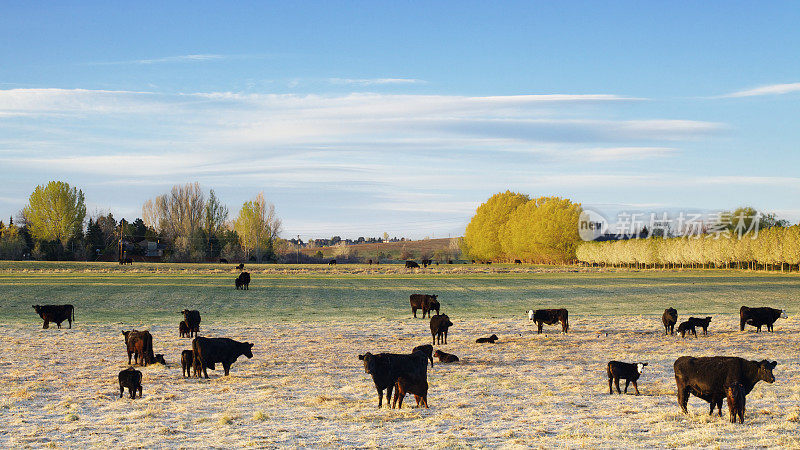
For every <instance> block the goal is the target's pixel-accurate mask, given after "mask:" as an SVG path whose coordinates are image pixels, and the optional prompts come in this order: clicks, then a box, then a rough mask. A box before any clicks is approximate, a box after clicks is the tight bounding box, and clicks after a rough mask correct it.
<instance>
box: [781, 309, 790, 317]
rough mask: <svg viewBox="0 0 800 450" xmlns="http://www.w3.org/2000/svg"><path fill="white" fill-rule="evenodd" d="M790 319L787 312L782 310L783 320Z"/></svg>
mask: <svg viewBox="0 0 800 450" xmlns="http://www.w3.org/2000/svg"><path fill="white" fill-rule="evenodd" d="M788 318H789V315H788V314H786V310H785V309H782V310H781V319H788Z"/></svg>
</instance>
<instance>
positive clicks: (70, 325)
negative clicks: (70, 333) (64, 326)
mask: <svg viewBox="0 0 800 450" xmlns="http://www.w3.org/2000/svg"><path fill="white" fill-rule="evenodd" d="M67 322H69V329H70V330H71V329H72V319H70V318H67Z"/></svg>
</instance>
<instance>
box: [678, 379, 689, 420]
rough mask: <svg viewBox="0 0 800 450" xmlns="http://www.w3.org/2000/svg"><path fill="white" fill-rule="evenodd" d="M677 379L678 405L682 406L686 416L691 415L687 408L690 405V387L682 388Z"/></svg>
mask: <svg viewBox="0 0 800 450" xmlns="http://www.w3.org/2000/svg"><path fill="white" fill-rule="evenodd" d="M675 379H676V381H677V384H678V405H680V407H681V409H682V410H683V412H684V413H685V414H689V410H688V409H687V408H686V407H687V405H688V404H689V387H688V386H682V385H681V382H680V380H678V377H675Z"/></svg>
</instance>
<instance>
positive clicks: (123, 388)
mask: <svg viewBox="0 0 800 450" xmlns="http://www.w3.org/2000/svg"><path fill="white" fill-rule="evenodd" d="M124 393H125V387H124V386H122V385H121V384H120V385H119V398H122V394H124Z"/></svg>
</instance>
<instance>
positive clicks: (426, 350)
mask: <svg viewBox="0 0 800 450" xmlns="http://www.w3.org/2000/svg"><path fill="white" fill-rule="evenodd" d="M417 352H421V353H422V354H423V355H425V357H426V358H428V359H429V360H430V361H431V367H433V346H432V345H430V344H425V345H418V346H416V347H414V350H411V353H417Z"/></svg>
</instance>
